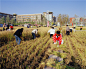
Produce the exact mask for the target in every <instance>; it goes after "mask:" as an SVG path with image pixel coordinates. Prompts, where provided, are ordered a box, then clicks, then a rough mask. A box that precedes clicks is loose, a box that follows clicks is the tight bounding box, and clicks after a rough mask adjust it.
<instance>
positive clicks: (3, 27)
mask: <svg viewBox="0 0 86 69" xmlns="http://www.w3.org/2000/svg"><path fill="white" fill-rule="evenodd" d="M4 30H5V23H4V24H3V31H4Z"/></svg>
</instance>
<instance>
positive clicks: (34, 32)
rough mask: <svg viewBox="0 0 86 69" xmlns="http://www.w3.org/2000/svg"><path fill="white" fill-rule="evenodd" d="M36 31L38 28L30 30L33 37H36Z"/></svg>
mask: <svg viewBox="0 0 86 69" xmlns="http://www.w3.org/2000/svg"><path fill="white" fill-rule="evenodd" d="M37 32H38V29H34V30H33V31H32V36H33V39H35V38H36V35H35V34H37Z"/></svg>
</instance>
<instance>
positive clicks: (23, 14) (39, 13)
mask: <svg viewBox="0 0 86 69" xmlns="http://www.w3.org/2000/svg"><path fill="white" fill-rule="evenodd" d="M38 14H42V13H37V14H19V15H38Z"/></svg>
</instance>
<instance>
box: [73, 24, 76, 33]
mask: <svg viewBox="0 0 86 69" xmlns="http://www.w3.org/2000/svg"><path fill="white" fill-rule="evenodd" d="M73 28H74V32H75V29H76V25H75V24H74V27H73Z"/></svg>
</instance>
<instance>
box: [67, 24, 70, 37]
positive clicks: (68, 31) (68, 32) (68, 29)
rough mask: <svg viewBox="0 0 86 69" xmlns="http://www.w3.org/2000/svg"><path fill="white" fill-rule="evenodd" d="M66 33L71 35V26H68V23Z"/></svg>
mask: <svg viewBox="0 0 86 69" xmlns="http://www.w3.org/2000/svg"><path fill="white" fill-rule="evenodd" d="M66 34H67V35H70V28H69V27H68V25H66Z"/></svg>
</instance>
